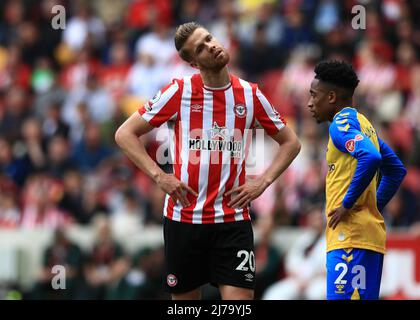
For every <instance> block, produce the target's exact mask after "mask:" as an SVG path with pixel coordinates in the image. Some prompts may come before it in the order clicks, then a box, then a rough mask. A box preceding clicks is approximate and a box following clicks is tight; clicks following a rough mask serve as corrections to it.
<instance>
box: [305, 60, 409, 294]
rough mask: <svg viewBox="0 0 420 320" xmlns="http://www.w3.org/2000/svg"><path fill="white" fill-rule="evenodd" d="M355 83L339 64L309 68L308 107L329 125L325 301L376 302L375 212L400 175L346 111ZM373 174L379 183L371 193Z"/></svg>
mask: <svg viewBox="0 0 420 320" xmlns="http://www.w3.org/2000/svg"><path fill="white" fill-rule="evenodd" d="M358 83H359V80H358V78H357V75H356V74H355V72H354V70H353V68H352V66H351V65H349V64H347V63H345V62H339V61H329V62H321V63H319V64H318V65H317V66H316V67H315V78H314V80H313V81H312V84H311V88H310V100H309V103H308V107H309V109H310V111H311V113H312V115H313V117H314V118H315V119H316V121H317V122H318V123H321V122H324V121H329V122H331V124H330V127H329V136H330V138H329V142H328V148H327V163H328V174H327V180H326V197H327V203H326V213H327V230H326V237H327V299H378V298H379V288H380V282H381V275H382V264H383V255H384V253H385V239H386V232H385V224H384V219H383V217H382V215H381V211H382V210H383V208H384V207H385V205H386V204H387V203H388V201H389V200H390V199H391V198H392V196H393V195H394V194H395V192H396V191H397V189H398V187H399V186H400V184H401V182H402V180H403V178H404V176H405V174H406V169H405V168H404V166H403V164H402V163H401V161H400V160H399V159H398V157H397V156H396V155H395V153H394V152H393V151H392V150H391V149H390V148H389V147H388V146H387V145H386V144H385V143H384V142H383V141H382V140H381V139H380V138H379V137H378V135H377V132H376V130H375V129H374V128H373V126H372V125H371V123H370V122H369V121H368V120H367V119H366V118H365V117H364V116H363V115H362V114H360V113H358V112H357V110H356V109H355V108H354V107H352V97H353V93H354V90H355V88H356V87H357V84H358ZM378 170H379V172H380V173H381V175H382V179H381V181H380V183H379V186H378V187H377V174H378Z"/></svg>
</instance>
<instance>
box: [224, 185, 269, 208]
mask: <svg viewBox="0 0 420 320" xmlns="http://www.w3.org/2000/svg"><path fill="white" fill-rule="evenodd" d="M267 187H268V183H264V181H263V180H262V179H249V180H247V181H246V182H245V183H244V184H243V185H242V186H240V187H236V188H234V189H232V190H230V191H228V192H226V193H225V196H229V195H231V194H234V193H237V195H236V196H234V197H233V198H232V199H231V200H230V201H229V203H228V206H229V207H231V208H244V207H246V206H247V205H248V204H249V203H250V202H251V201H252V200H254V199H256V198H258V197H259V196H260V195H261V194H262V193H263V192H264V190H265V189H266V188H267Z"/></svg>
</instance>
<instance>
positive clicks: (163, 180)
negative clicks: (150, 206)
mask: <svg viewBox="0 0 420 320" xmlns="http://www.w3.org/2000/svg"><path fill="white" fill-rule="evenodd" d="M156 183H157V184H158V186H159V187H160V188H161V189H162V190H163V191H164V192H165V193H167V194H169V195H170V197H171V198H172V200H173V201H174V203H177V201H178V200H179V201H180V202H181V204H182V206H183V207H188V206H189V205H190V202H189V201H188V199H187V193H191V194H192V195H194V196H196V197H197V196H198V194H197V192H195V191H194V190H193V189H191V188H190V187H189V186H188V185H186V184H185V183H183V182H181V181H179V180H178V179H177V178H176V177H175V176H174V175H173V174H167V173H162V174H160V175H159V176H158V177H157V179H156Z"/></svg>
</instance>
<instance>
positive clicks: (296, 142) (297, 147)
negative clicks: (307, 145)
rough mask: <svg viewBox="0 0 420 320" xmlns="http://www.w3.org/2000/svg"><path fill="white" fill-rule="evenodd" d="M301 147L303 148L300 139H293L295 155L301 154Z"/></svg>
mask: <svg viewBox="0 0 420 320" xmlns="http://www.w3.org/2000/svg"><path fill="white" fill-rule="evenodd" d="M301 149H302V145H301V144H300V141H299V139H298V138H296V139H295V140H294V141H293V154H294V156H295V157H296V156H297V155H298V154H299V152H300V150H301Z"/></svg>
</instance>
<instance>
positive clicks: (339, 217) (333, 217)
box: [328, 205, 361, 230]
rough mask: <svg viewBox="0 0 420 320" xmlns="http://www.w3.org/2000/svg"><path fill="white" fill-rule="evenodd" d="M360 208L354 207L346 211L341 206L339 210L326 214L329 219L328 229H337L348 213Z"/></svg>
mask: <svg viewBox="0 0 420 320" xmlns="http://www.w3.org/2000/svg"><path fill="white" fill-rule="evenodd" d="M360 209H361V206H359V205H356V206H353V208H351V209H346V208H344V207H343V205H341V206H340V207H339V208H337V209H334V210H332V211H330V212H329V213H328V217H330V222H329V223H328V227H330V228H332V229H333V230H334V229H335V228H336V227H337V225H338V223H339V222H340V221H343V220H344V219H345V218H346V217H347V216H348V215H349V214H350V211H359V210H360Z"/></svg>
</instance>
